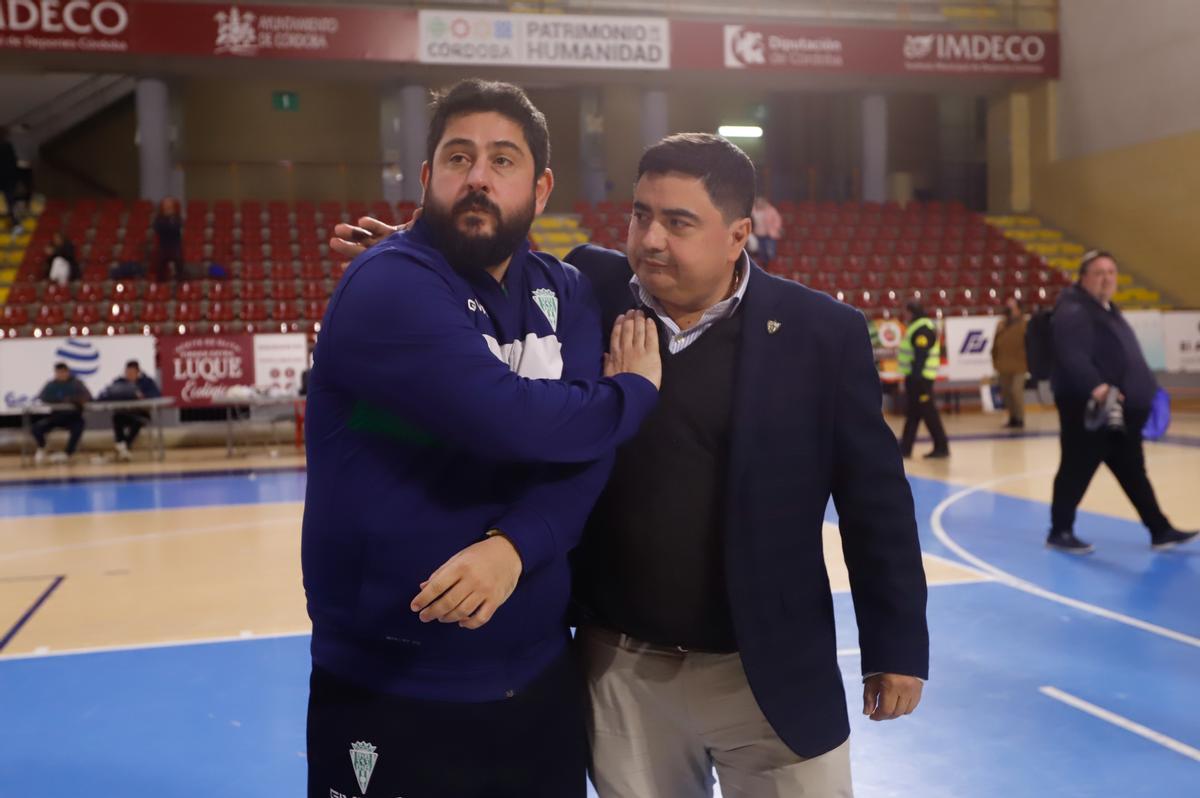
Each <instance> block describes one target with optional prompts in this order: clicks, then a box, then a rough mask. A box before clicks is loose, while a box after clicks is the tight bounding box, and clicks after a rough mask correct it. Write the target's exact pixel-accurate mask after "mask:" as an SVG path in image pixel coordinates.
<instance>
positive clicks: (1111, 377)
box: [1050, 285, 1158, 410]
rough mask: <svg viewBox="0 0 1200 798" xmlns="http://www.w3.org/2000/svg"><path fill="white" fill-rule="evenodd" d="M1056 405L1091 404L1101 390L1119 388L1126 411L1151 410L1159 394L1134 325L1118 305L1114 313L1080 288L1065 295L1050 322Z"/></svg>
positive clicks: (1112, 308)
mask: <svg viewBox="0 0 1200 798" xmlns="http://www.w3.org/2000/svg"><path fill="white" fill-rule="evenodd" d="M1050 328H1051V331H1052V335H1053V338H1054V370H1053V371H1052V372H1051V375H1050V382H1051V385H1052V386H1053V388H1054V396H1055V400H1056V401H1057V402H1059V403H1060V404H1061V403H1063V402H1072V403H1086V402H1087V399H1088V397H1089V396H1091V394H1092V391H1093V390H1095V388H1096V386H1098V385H1101V384H1104V383H1107V384H1109V385H1115V386H1116V387H1117V388H1118V389H1120V391H1121V393H1123V394H1125V406H1126V408H1128V409H1132V410H1149V409H1150V405H1151V403H1152V402H1153V401H1154V394H1155V393H1156V392H1157V391H1158V383H1157V381H1156V380H1155V379H1154V373H1153V372H1152V371H1151V370H1150V365H1149V364H1148V363H1146V358H1145V356H1143V355H1142V348H1141V345H1140V344H1138V340H1137V336H1136V335H1135V334H1134V332H1133V328H1132V327H1130V326H1129V322H1127V321H1125V317H1124V316H1123V315H1122V314H1121V311H1120V310H1118V309H1117V306H1116V305H1113V304H1111V303H1110V305H1109V309H1107V310H1106V309H1105V308H1104V306H1103V305H1101V304H1100V303H1099V302H1097V301H1096V300H1095V299H1094V298H1093V297H1092V295H1091V294H1089V293H1088V292H1087V291H1084V290H1083V289H1082V288H1080V287H1079V286H1077V285H1076V286H1071V287H1070V288H1067V289H1066V290H1065V291H1063V293H1062V296H1061V297H1059V300H1058V305H1057V306H1056V307H1055V309H1054V316H1053V318H1052V320H1051V322H1050Z"/></svg>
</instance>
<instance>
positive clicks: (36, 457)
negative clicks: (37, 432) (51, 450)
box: [33, 449, 46, 466]
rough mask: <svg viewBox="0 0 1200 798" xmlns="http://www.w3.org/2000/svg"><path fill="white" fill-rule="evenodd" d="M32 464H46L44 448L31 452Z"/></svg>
mask: <svg viewBox="0 0 1200 798" xmlns="http://www.w3.org/2000/svg"><path fill="white" fill-rule="evenodd" d="M33 464H34V465H35V466H40V465H45V464H46V450H45V449H38V450H37V451H36V452H34V453H33Z"/></svg>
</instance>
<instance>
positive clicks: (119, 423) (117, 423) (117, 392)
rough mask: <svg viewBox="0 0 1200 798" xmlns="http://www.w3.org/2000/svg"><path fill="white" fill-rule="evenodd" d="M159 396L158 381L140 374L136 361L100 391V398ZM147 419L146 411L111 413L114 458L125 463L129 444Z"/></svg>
mask: <svg viewBox="0 0 1200 798" xmlns="http://www.w3.org/2000/svg"><path fill="white" fill-rule="evenodd" d="M159 396H162V391H160V390H159V389H158V383H156V382H155V381H154V378H153V377H151V376H150V375H148V374H143V373H142V367H141V365H140V364H139V363H138V362H137V361H136V360H131V361H129V362H128V363H126V364H125V374H124V375H123V376H120V377H117V378H116V379H115V380H113V381H112V384H111V385H109V386H108V387H107V388H105V389H104V390H103V391H102V392H101V394H100V399H101V400H102V401H109V402H132V401H135V400H138V399H154V398H157V397H159ZM149 421H150V412H149V411H147V410H119V411H117V412H115V413H113V437H114V438H115V439H116V448H117V459H118V460H120V461H122V462H128V461H129V460H130V459H132V457H133V455H131V454H130V453H129V447H131V446H133V441H134V439H135V438H137V436H138V433H139V432H141V431H142V427H144V426H146V424H147V423H149Z"/></svg>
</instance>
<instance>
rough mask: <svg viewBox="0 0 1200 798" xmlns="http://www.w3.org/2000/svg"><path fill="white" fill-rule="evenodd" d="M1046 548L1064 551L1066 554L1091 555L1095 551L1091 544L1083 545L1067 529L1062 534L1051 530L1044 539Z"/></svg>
mask: <svg viewBox="0 0 1200 798" xmlns="http://www.w3.org/2000/svg"><path fill="white" fill-rule="evenodd" d="M1046 546H1047V547H1049V548H1051V549H1058V550H1059V551H1065V552H1066V553H1067V554H1091V553H1092V552H1093V551H1095V549H1094V548H1093V547H1092V544H1091V543H1084V542H1083V541H1082V540H1080V539H1079V538H1077V537H1075V533H1074V532H1072V531H1071V530H1069V529H1068V530H1065V531H1062V532H1055V531H1054V530H1051V531H1050V535H1049V536H1048V537H1047V538H1046Z"/></svg>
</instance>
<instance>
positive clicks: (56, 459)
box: [50, 452, 71, 465]
mask: <svg viewBox="0 0 1200 798" xmlns="http://www.w3.org/2000/svg"><path fill="white" fill-rule="evenodd" d="M50 462H51V463H52V464H54V465H64V464H65V463H69V462H71V455H69V454H67V453H66V452H55V453H54V454H52V455H50Z"/></svg>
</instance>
